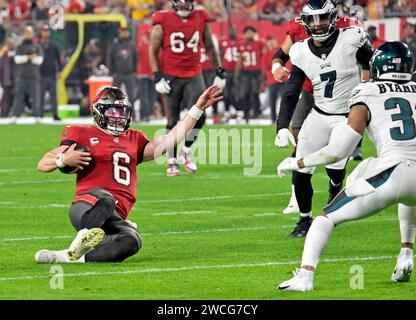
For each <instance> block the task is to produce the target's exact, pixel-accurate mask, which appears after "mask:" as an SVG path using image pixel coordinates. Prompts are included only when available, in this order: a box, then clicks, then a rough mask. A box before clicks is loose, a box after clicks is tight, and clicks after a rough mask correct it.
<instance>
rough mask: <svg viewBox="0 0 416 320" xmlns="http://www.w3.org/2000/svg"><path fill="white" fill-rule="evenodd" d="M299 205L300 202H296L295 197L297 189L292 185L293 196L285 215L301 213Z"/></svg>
mask: <svg viewBox="0 0 416 320" xmlns="http://www.w3.org/2000/svg"><path fill="white" fill-rule="evenodd" d="M299 212H300V210H299V205H298V201H297V200H296V195H295V187H294V186H293V185H292V195H291V196H290V201H289V204H288V205H287V208H286V209H285V210H283V214H290V213H299Z"/></svg>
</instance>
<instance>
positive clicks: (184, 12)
mask: <svg viewBox="0 0 416 320" xmlns="http://www.w3.org/2000/svg"><path fill="white" fill-rule="evenodd" d="M172 7H173V10H175V11H176V13H177V15H178V16H180V17H182V18H186V17H189V16H190V15H191V13H192V11H193V10H194V3H193V0H173V1H172Z"/></svg>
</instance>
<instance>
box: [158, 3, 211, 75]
mask: <svg viewBox="0 0 416 320" xmlns="http://www.w3.org/2000/svg"><path fill="white" fill-rule="evenodd" d="M210 20H211V19H210V16H209V13H208V11H206V10H203V9H195V10H194V11H192V13H191V14H190V15H189V16H188V17H186V18H182V17H180V16H179V15H177V14H176V13H175V12H174V11H173V10H169V11H157V12H155V13H154V15H153V25H160V26H161V27H162V29H163V40H162V45H161V49H162V50H161V53H160V55H159V67H160V71H162V72H163V73H165V74H166V75H168V76H173V77H178V78H192V77H195V76H197V75H198V74H200V73H201V72H202V70H201V63H200V59H201V48H202V47H203V46H204V33H205V26H206V23H207V22H209V21H210Z"/></svg>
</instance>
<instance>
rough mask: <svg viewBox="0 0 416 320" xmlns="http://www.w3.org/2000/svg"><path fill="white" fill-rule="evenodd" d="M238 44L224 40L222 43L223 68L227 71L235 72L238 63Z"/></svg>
mask: <svg viewBox="0 0 416 320" xmlns="http://www.w3.org/2000/svg"><path fill="white" fill-rule="evenodd" d="M238 47H239V45H238V42H237V40H232V39H223V40H221V41H220V53H221V60H222V67H223V68H224V69H225V70H227V71H234V70H235V64H236V63H237V61H238V56H239V52H238Z"/></svg>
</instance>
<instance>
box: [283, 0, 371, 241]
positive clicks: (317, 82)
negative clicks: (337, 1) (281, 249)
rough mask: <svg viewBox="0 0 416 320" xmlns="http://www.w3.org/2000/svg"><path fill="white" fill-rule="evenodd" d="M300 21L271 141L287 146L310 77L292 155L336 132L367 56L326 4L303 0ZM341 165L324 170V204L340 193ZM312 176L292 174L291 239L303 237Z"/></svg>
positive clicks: (353, 30)
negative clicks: (308, 107) (307, 106)
mask: <svg viewBox="0 0 416 320" xmlns="http://www.w3.org/2000/svg"><path fill="white" fill-rule="evenodd" d="M301 19H302V23H303V24H304V25H305V27H306V28H307V30H308V33H309V34H310V35H311V38H310V39H308V40H307V41H302V42H297V43H295V44H294V45H293V46H292V47H291V48H290V52H289V55H290V59H291V62H292V64H293V68H292V71H291V73H290V77H289V79H288V81H287V83H286V86H285V90H284V93H283V97H282V103H281V107H280V112H279V116H278V119H277V139H276V140H277V142H278V145H279V146H281V147H284V146H288V145H289V143H288V140H289V137H290V136H291V133H290V132H289V130H288V127H289V123H290V121H291V119H292V115H293V112H294V110H295V108H296V104H297V103H298V100H299V95H300V94H301V91H302V86H303V83H304V81H305V79H306V77H308V78H309V79H313V80H314V82H313V95H314V100H315V102H314V104H313V106H312V111H311V112H310V113H309V114H308V116H307V117H306V119H305V122H304V124H303V125H302V128H301V130H300V132H299V136H298V144H297V148H296V156H306V155H308V154H310V153H312V152H315V151H316V150H318V149H320V148H321V147H323V146H324V145H326V144H327V142H328V141H329V140H330V139H331V138H332V137H333V136H334V135H336V134H337V128H338V127H339V126H341V125H342V124H343V123H344V122H345V121H346V116H347V115H348V111H349V109H348V106H347V101H348V97H349V93H350V92H351V90H352V89H353V88H354V87H355V86H356V85H358V84H359V83H360V81H361V70H362V69H365V70H367V72H365V74H366V75H365V77H367V79H368V69H369V61H370V58H371V56H372V53H373V48H372V47H371V45H370V43H369V42H368V39H367V35H366V33H365V31H364V30H363V29H362V28H360V27H350V28H345V29H339V28H338V27H337V20H338V19H337V10H336V7H335V6H334V5H333V3H332V2H331V1H329V0H309V1H308V2H307V3H306V4H305V6H304V7H303V9H302V12H301ZM363 74H364V73H363ZM364 79H365V78H364ZM292 139H293V136H292ZM347 161H348V158H346V159H342V160H340V161H338V162H337V163H334V164H331V165H328V166H326V171H327V174H328V176H329V178H330V181H329V197H328V203H330V202H331V201H332V200H333V199H334V197H335V196H336V195H337V194H338V193H339V191H340V190H341V189H342V184H343V180H344V177H345V172H346V171H345V166H346V164H347ZM313 173H314V168H308V169H303V170H298V171H296V172H295V173H294V179H293V184H294V186H295V194H296V199H297V202H298V205H299V211H300V219H299V222H298V223H297V226H296V227H295V229H294V230H293V232H292V233H291V234H290V236H291V237H303V236H305V235H306V233H307V232H308V230H309V227H310V225H311V223H312V197H313V188H312V183H311V178H312V175H313Z"/></svg>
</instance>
